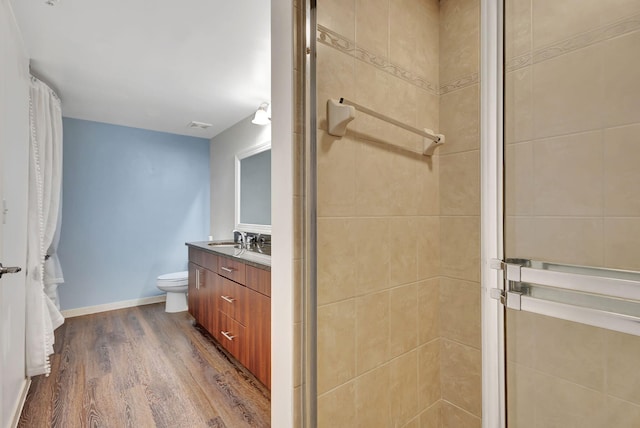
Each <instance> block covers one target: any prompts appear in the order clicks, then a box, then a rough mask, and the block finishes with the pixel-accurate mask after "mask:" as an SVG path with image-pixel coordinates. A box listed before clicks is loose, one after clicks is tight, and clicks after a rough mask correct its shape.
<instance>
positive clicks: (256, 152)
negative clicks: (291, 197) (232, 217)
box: [236, 141, 271, 234]
mask: <svg viewBox="0 0 640 428" xmlns="http://www.w3.org/2000/svg"><path fill="white" fill-rule="evenodd" d="M236 229H238V230H242V231H244V232H252V233H266V234H271V142H270V141H268V142H266V143H262V144H259V145H257V146H254V147H252V148H250V149H249V150H246V151H244V152H241V153H238V154H236Z"/></svg>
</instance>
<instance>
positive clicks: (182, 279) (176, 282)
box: [158, 271, 189, 287]
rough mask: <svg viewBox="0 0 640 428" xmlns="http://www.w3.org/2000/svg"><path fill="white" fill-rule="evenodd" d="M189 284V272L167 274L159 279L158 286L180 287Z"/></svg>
mask: <svg viewBox="0 0 640 428" xmlns="http://www.w3.org/2000/svg"><path fill="white" fill-rule="evenodd" d="M188 283H189V271H183V272H173V273H167V274H164V275H160V276H159V277H158V284H161V285H162V286H164V287H180V286H183V285H187V284H188Z"/></svg>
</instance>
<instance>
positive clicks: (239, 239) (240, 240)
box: [233, 229, 247, 244]
mask: <svg viewBox="0 0 640 428" xmlns="http://www.w3.org/2000/svg"><path fill="white" fill-rule="evenodd" d="M246 240H247V235H246V234H245V233H244V232H242V231H240V230H236V229H234V230H233V242H235V243H236V244H244V243H245V241H246Z"/></svg>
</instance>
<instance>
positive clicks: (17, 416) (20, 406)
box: [11, 378, 31, 428]
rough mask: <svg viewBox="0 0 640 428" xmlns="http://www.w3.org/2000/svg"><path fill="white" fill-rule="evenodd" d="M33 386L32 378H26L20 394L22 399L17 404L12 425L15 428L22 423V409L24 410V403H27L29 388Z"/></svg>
mask: <svg viewBox="0 0 640 428" xmlns="http://www.w3.org/2000/svg"><path fill="white" fill-rule="evenodd" d="M30 386H31V378H25V379H24V383H23V384H22V391H21V392H20V398H19V399H18V402H17V407H16V409H15V411H14V413H13V424H12V425H11V426H12V427H13V428H16V427H17V426H18V422H20V415H21V414H22V409H23V408H24V403H25V401H27V394H28V393H29V387H30Z"/></svg>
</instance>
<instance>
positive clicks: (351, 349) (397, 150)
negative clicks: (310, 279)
mask: <svg viewBox="0 0 640 428" xmlns="http://www.w3.org/2000/svg"><path fill="white" fill-rule="evenodd" d="M438 11H439V6H438V1H437V0H402V1H390V0H374V1H371V0H366V1H364V0H346V1H345V0H339V1H338V0H320V1H318V20H319V25H320V32H321V37H320V41H319V43H318V54H317V82H318V88H317V93H318V122H319V128H318V393H319V397H318V413H319V414H318V423H319V426H320V427H374V426H380V427H387V426H397V427H405V426H407V427H427V426H435V427H440V426H441V423H440V420H441V419H440V407H439V401H440V399H441V396H442V393H441V388H440V378H441V372H440V361H441V341H440V332H439V318H440V314H439V295H440V292H439V289H440V282H439V275H440V233H441V226H440V203H441V200H440V195H439V190H440V189H439V175H440V160H439V158H438V156H436V157H434V158H433V159H428V158H425V157H423V156H421V155H417V154H413V153H411V152H409V151H407V150H406V149H408V150H417V149H418V148H419V147H420V145H421V140H420V138H419V137H416V136H414V135H412V134H409V133H407V132H405V131H403V130H399V129H397V128H394V127H392V126H390V125H388V124H386V123H383V122H380V121H378V120H375V119H373V118H370V117H367V116H366V115H364V114H357V118H356V120H355V121H354V122H352V123H351V124H350V125H349V132H348V133H347V135H346V136H345V137H343V138H336V137H333V136H330V135H328V134H327V133H326V101H327V99H328V98H339V97H346V98H350V99H353V100H355V101H356V102H358V103H361V104H363V105H366V106H369V107H370V108H372V109H374V110H377V111H379V112H381V113H383V114H387V115H389V116H392V117H394V118H396V119H398V120H401V121H403V122H405V123H408V124H410V125H413V126H416V127H427V128H432V129H435V130H437V129H438V126H439V96H438V91H437V88H438V84H439V80H438V77H439V72H438V64H439V61H438V52H439V43H438V22H439V15H438ZM322 34H325V35H327V37H328V38H327V39H323V38H322ZM329 36H330V37H329ZM331 40H333V41H337V42H336V43H335V44H332V42H331ZM389 143H391V144H389ZM395 146H398V147H395Z"/></svg>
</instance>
